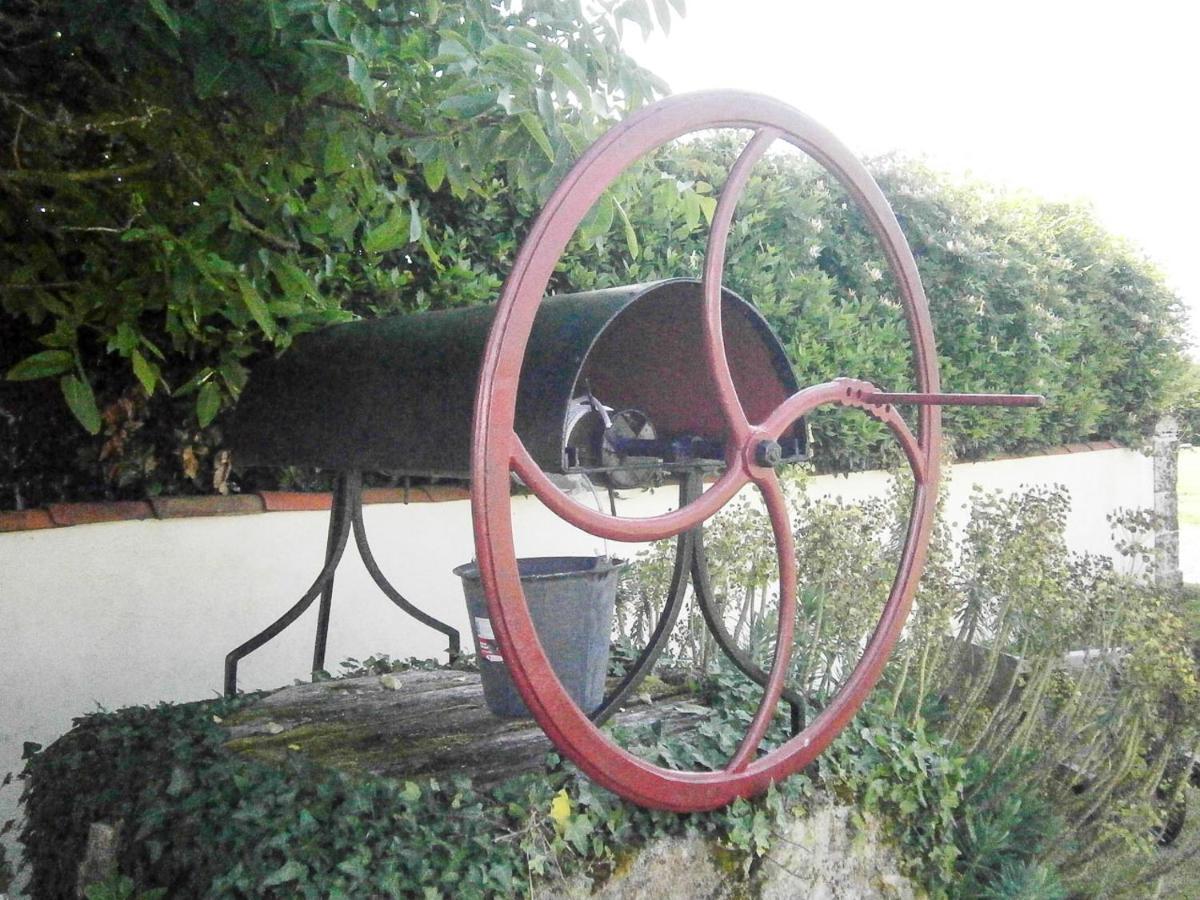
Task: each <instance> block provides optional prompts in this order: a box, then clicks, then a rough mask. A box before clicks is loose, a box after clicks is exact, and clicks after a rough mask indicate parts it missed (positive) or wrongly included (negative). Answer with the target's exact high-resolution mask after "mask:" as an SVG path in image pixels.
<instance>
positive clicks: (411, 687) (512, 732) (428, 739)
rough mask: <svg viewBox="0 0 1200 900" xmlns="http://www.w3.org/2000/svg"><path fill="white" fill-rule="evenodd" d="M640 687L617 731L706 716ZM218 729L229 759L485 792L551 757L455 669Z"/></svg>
mask: <svg viewBox="0 0 1200 900" xmlns="http://www.w3.org/2000/svg"><path fill="white" fill-rule="evenodd" d="M646 684H647V687H648V688H649V690H650V693H647V694H643V695H642V697H641V699H639V700H638V701H637V702H636V705H633V706H631V707H629V708H626V709H625V710H623V711H622V712H620V713H618V714H617V715H616V716H615V717H614V719H613V722H614V724H616V725H623V726H630V725H638V724H642V723H650V722H654V721H662V722H663V723H664V728H665V729H666V730H667V731H668V732H675V731H679V730H682V729H685V728H688V727H690V726H691V725H693V724H694V723H695V722H696V721H697V719H698V718H699V717H700V716H701V715H702V714H703V712H704V710H703V708H702V707H699V706H697V705H696V702H695V698H694V697H693V696H692V695H690V694H689V693H688V692H687V691H686V689H685V688H684V687H683V686H682V684H679V685H676V686H672V685H669V684H666V683H665V682H662V681H659V680H657V679H648V680H647V683H646ZM222 725H223V727H225V728H226V730H227V731H228V733H229V744H228V746H229V747H230V748H231V749H234V750H237V751H238V752H240V753H245V754H246V755H248V756H251V757H253V758H256V759H260V760H265V761H270V762H277V761H281V760H283V759H284V758H285V757H287V756H288V755H292V754H299V755H302V756H305V757H306V758H308V759H310V760H312V761H313V762H316V763H319V764H322V765H329V766H333V767H335V768H340V769H344V770H346V771H349V772H357V773H363V774H366V773H370V774H373V775H380V776H384V777H389V778H413V777H417V776H433V777H437V778H449V777H452V776H455V775H467V776H470V777H471V778H472V779H473V780H474V782H475V784H476V785H477V786H481V787H485V788H486V787H488V786H491V785H494V784H496V783H498V782H500V781H503V780H504V779H506V778H509V777H511V776H513V775H517V774H520V773H522V772H530V771H534V770H539V769H541V768H542V766H543V763H544V760H545V755H546V754H547V753H548V752H550V751H552V750H553V749H554V748H553V747H552V745H551V744H550V741H549V740H548V739H547V738H546V736H545V735H544V734H543V733H542V731H541V729H540V728H539V727H538V726H537V724H536V723H535V722H534V721H533V720H532V719H502V718H498V717H496V716H493V715H492V714H491V713H490V712H489V711H488V709H487V706H486V705H485V703H484V700H483V687H482V684H481V682H480V676H479V674H478V673H475V672H463V671H458V670H454V669H438V670H433V671H421V670H412V671H408V672H402V673H397V674H395V675H387V676H382V677H380V676H373V675H372V676H366V677H362V678H344V679H336V680H333V681H323V682H316V683H313V684H299V685H294V686H292V687H286V688H283V689H281V690H279V691H276V692H274V693H272V694H269V695H268V696H266V697H264V698H262V699H261V700H259V701H257V702H256V703H254V704H253V705H252V706H250V707H248V708H247V709H245V710H242V711H241V712H239V713H237V714H236V715H235V716H231V717H230V718H229V719H227V720H226V721H225V722H223V723H222Z"/></svg>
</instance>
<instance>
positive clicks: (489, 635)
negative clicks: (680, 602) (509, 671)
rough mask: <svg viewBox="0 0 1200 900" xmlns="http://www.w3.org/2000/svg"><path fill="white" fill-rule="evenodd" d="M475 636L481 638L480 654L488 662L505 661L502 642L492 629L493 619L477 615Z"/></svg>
mask: <svg viewBox="0 0 1200 900" xmlns="http://www.w3.org/2000/svg"><path fill="white" fill-rule="evenodd" d="M475 636H476V637H477V638H479V655H480V656H482V657H483V658H484V659H486V660H487V661H488V662H504V657H503V656H501V655H500V644H499V643H497V641H496V634H495V632H493V631H492V620H491V619H485V618H483V617H481V616H476V617H475Z"/></svg>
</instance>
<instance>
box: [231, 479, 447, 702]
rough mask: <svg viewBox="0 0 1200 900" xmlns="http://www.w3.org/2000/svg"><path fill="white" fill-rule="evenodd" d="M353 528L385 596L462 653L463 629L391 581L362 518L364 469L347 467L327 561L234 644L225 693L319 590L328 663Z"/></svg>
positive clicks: (319, 655)
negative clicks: (284, 607) (340, 572)
mask: <svg viewBox="0 0 1200 900" xmlns="http://www.w3.org/2000/svg"><path fill="white" fill-rule="evenodd" d="M351 530H353V532H354V543H355V545H356V546H357V547H358V553H359V556H361V557H362V561H363V563H364V565H366V567H367V572H368V573H370V575H371V578H372V580H373V581H374V582H375V584H376V585H378V587H379V589H380V590H381V591H383V593H384V596H386V597H387V598H388V599H389V600H391V601H392V603H394V604H395V605H396V606H398V607H399V608H400V609H401V610H403V611H404V612H406V613H408V615H410V616H412V617H413V618H414V619H416V620H417V621H418V622H420V623H421V624H423V625H427V626H429V627H430V628H432V629H434V630H435V631H440V632H441V633H442V634H444V635H446V637H447V639H448V640H449V642H450V645H449V647H448V648H447V651H448V653H449V655H450V660H451V662H453V661H454V660H455V659H457V658H458V656H459V654H460V653H461V648H462V639H461V637H460V635H459V633H458V629H456V628H453V627H452V626H450V625H447V624H446V623H445V622H442V621H441V620H439V619H435V618H434V617H433V616H431V615H429V614H428V613H426V612H423V611H421V610H420V609H418V608H417V607H415V606H413V605H412V604H411V603H410V602H409V601H408V600H406V599H405V598H404V596H403V595H402V594H401V593H400V592H399V591H397V590H396V588H395V587H393V586H392V584H391V582H389V581H388V580H387V578H386V576H384V574H383V572H382V570H380V568H379V564H378V563H377V562H376V561H375V556H374V554H373V553H372V552H371V545H370V542H369V541H368V540H367V529H366V525H365V524H364V523H363V511H362V473H361V472H359V471H357V470H355V471H348V472H342V473H340V474H339V475H338V477H337V481H336V482H335V484H334V489H333V504H332V508H331V509H330V512H329V534H328V538H327V539H326V542H325V565H324V566H323V567H322V569H321V572H320V574H318V575H317V577H316V580H315V581H313V583H312V585H311V586H310V587H309V589H308V590H307V591H305V592H304V595H303V596H302V597H301V598H300V599H299V600H297V601H296V602H295V604H293V605H292V607H291V608H290V609H289V610H288V611H287V612H285V613H284V614H283V615H282V616H280V617H279V618H278V619H276V620H275V621H274V622H272V623H271V624H270V625H268V626H267V627H266V628H264V629H263V630H262V631H260V632H259V633H258V634H256V635H255V636H254V637H252V638H250V639H249V640H248V641H246V642H245V643H243V644H240V645H239V646H238V647H237V648H235V649H234V650H231V651H230V652H229V654H228V655H227V656H226V657H225V695H226V696H227V697H232V696H234V695H235V694H237V671H238V663H239V662H240V661H241V660H242V659H243V658H244V657H246V656H248V655H250V654H251V653H253V652H254V651H255V650H257V649H258V648H259V647H261V646H263V644H265V643H267V642H268V641H270V640H271V639H272V638H275V637H277V636H278V635H279V634H280V633H281V632H283V631H284V629H286V628H287V627H288V626H289V625H291V624H292V623H293V622H295V621H296V619H298V618H299V617H300V616H301V615H302V614H303V613H304V612H305V611H306V610H307V609H308V608H309V607H310V606H312V604H313V601H314V600H316V599H317V597H318V596H319V597H320V598H321V604H320V606H319V607H318V612H317V633H316V639H315V640H314V642H313V658H312V670H313V671H314V672H315V671H318V670H320V669H323V668H325V648H326V644H327V642H328V638H329V615H330V611H331V608H332V606H333V577H334V575H335V573H336V572H337V567H338V564H339V563H340V562H341V560H342V554H343V553H345V551H346V544H347V543H348V541H349V538H350V532H351Z"/></svg>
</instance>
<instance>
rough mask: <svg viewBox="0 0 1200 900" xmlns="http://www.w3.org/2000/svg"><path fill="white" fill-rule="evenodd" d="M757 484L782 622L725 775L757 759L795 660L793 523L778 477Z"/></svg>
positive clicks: (739, 769) (741, 768)
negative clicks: (770, 535) (775, 563)
mask: <svg viewBox="0 0 1200 900" xmlns="http://www.w3.org/2000/svg"><path fill="white" fill-rule="evenodd" d="M755 483H756V484H757V485H758V488H759V490H761V491H762V495H763V502H764V503H765V504H766V506H767V514H768V515H769V516H770V517H771V530H772V531H773V532H774V534H775V555H776V556H777V557H779V622H778V625H777V627H776V629H775V661H774V662H773V663H772V664H771V674H770V677H769V678H768V679H767V683H766V685H765V686H764V687H763V696H762V700H761V701H760V702H759V704H758V711H757V712H755V714H754V719H753V720H752V721H751V722H750V729H749V730H748V731H747V732H746V736H745V737H744V738H742V743H741V745H740V746H739V747H738V749H737V752H736V753H735V754H734V755H733V758H732V759H730V761H729V764H728V765H727V766H726V767H725V771H726V772H735V773H736V772H741V771H742V770H743V769H745V768H746V766H747V765H748V764H749V763H750V761H751V760H753V759H754V755H755V753H756V752H757V751H758V745H759V744H761V743H762V739H763V735H764V734H766V732H767V726H769V725H770V724H771V718H772V717H773V716H774V715H775V708H776V707H777V706H778V705H779V697H780V695H781V694H782V693H783V685H784V682H785V681H787V676H788V663H790V662H791V659H792V642H793V641H794V640H795V634H796V547H795V542H794V539H793V538H792V520H791V517H790V516H789V515H788V510H787V498H786V497H784V495H783V488H782V487H781V486H780V484H779V476H778V475H776V474H775V473H774V472H769V473H768V474H767V475H766V476H765V477H762V478H756V479H755Z"/></svg>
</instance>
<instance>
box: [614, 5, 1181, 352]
mask: <svg viewBox="0 0 1200 900" xmlns="http://www.w3.org/2000/svg"><path fill="white" fill-rule="evenodd" d="M629 37H630V40H629V41H628V46H629V49H630V51H631V52H632V54H633V55H634V56H635V57H636V58H637V59H638V60H639V62H641V63H642V64H644V65H646V66H647V67H648V68H650V69H651V70H652V71H654V72H656V73H657V74H659V75H661V76H662V77H664V78H665V79H666V80H667V81H668V83H669V84H670V86H671V89H672V91H673V92H675V93H680V92H683V91H691V90H700V89H704V88H740V89H744V90H753V91H757V92H760V93H765V94H771V95H773V96H776V97H778V98H780V99H782V100H785V101H787V102H789V103H791V104H792V105H794V106H796V107H798V108H799V109H801V110H803V111H804V112H806V113H808V114H809V115H811V116H813V117H814V118H816V119H817V120H818V121H820V122H821V123H822V124H824V125H825V126H827V127H828V128H830V129H831V130H832V131H833V132H834V133H835V134H836V135H838V136H839V137H840V138H841V139H842V140H843V141H844V142H845V143H846V144H848V145H849V146H850V148H851V149H852V150H854V151H855V152H856V153H859V154H861V155H868V154H875V153H881V152H884V151H888V150H901V151H904V152H906V153H910V154H915V155H922V156H924V157H926V158H927V159H928V160H929V161H930V162H932V163H934V164H935V165H937V166H938V167H939V168H942V169H945V170H947V171H950V172H954V173H970V174H973V175H975V176H978V177H980V178H983V179H986V180H988V181H992V182H997V183H1000V184H1004V185H1008V186H1011V187H1014V188H1024V189H1028V190H1030V191H1033V192H1035V193H1037V194H1040V195H1042V196H1044V197H1047V198H1051V199H1084V200H1087V201H1089V202H1091V203H1092V204H1093V206H1094V207H1095V209H1096V210H1097V212H1098V214H1099V216H1100V218H1101V220H1102V221H1103V222H1104V223H1105V224H1106V225H1107V226H1108V227H1109V228H1110V229H1112V230H1113V231H1115V232H1117V233H1119V234H1122V235H1124V236H1126V237H1128V238H1130V239H1131V240H1133V241H1134V242H1135V243H1136V244H1137V245H1139V246H1140V247H1141V248H1142V249H1143V250H1144V251H1145V253H1146V255H1148V256H1149V257H1150V258H1151V259H1153V260H1154V262H1155V263H1157V264H1158V266H1159V267H1160V268H1161V269H1162V271H1163V272H1164V273H1165V274H1166V276H1167V278H1168V280H1169V281H1170V283H1171V284H1172V286H1173V287H1174V288H1175V290H1176V291H1178V292H1179V294H1180V295H1181V297H1182V298H1183V299H1184V302H1185V303H1187V304H1188V305H1189V306H1190V308H1191V310H1192V332H1193V336H1194V337H1193V341H1194V342H1196V338H1195V336H1196V335H1200V246H1198V244H1200V226H1198V224H1197V221H1198V217H1200V188H1198V187H1197V184H1198V181H1200V172H1198V171H1197V150H1198V146H1197V145H1198V142H1197V135H1198V128H1200V126H1198V125H1197V117H1198V115H1200V97H1198V95H1200V63H1198V60H1200V48H1198V47H1197V45H1196V42H1197V37H1200V6H1197V5H1195V4H1192V3H1190V2H1186V0H1177V2H1173V3H1165V2H1163V3H1160V2H1139V3H1129V2H1126V3H1106V2H1092V3H1083V2H1073V0H1070V2H1058V0H1041V2H1027V0H1006V2H1004V3H998V2H997V3H990V4H985V3H979V2H969V0H958V2H935V0H920V2H911V3H897V2H892V3H886V2H880V3H875V2H865V0H842V2H836V0H835V2H786V0H688V13H687V16H686V17H684V18H683V19H681V20H677V21H676V23H675V25H674V26H673V27H672V29H671V33H670V34H669V35H667V36H663V35H662V34H661V33H660V34H657V35H655V36H653V37H652V38H651V39H650V41H649V42H648V43H644V42H643V41H642V40H640V35H638V34H636V33H635V34H631V35H630V36H629Z"/></svg>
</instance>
